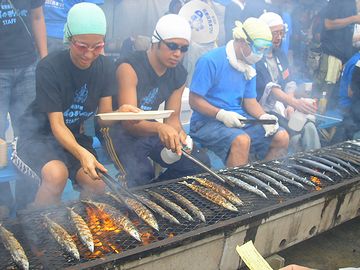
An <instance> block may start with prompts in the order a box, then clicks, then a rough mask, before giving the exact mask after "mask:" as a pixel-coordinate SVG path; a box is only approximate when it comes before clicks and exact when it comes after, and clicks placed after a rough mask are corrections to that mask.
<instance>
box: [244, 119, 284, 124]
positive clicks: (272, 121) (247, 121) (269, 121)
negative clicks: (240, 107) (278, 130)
mask: <svg viewBox="0 0 360 270" xmlns="http://www.w3.org/2000/svg"><path fill="white" fill-rule="evenodd" d="M239 121H240V122H243V123H245V124H251V125H254V124H260V125H275V124H276V122H277V121H276V120H275V119H239Z"/></svg>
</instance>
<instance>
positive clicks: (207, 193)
mask: <svg viewBox="0 0 360 270" xmlns="http://www.w3.org/2000/svg"><path fill="white" fill-rule="evenodd" d="M179 183H180V184H182V185H185V186H187V187H188V188H190V189H192V190H193V191H195V192H196V193H198V194H199V195H200V196H201V197H203V198H205V199H207V200H209V201H211V202H213V203H215V204H216V205H219V206H221V207H223V208H225V209H228V210H230V211H233V212H238V211H239V210H238V209H237V208H236V207H235V206H234V205H233V204H232V203H231V202H229V201H227V200H226V199H225V198H224V197H223V196H221V195H220V194H218V193H217V192H215V191H213V190H211V189H209V188H206V187H203V186H198V185H194V184H189V183H187V182H185V181H184V182H179Z"/></svg>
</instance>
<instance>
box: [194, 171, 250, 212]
mask: <svg viewBox="0 0 360 270" xmlns="http://www.w3.org/2000/svg"><path fill="white" fill-rule="evenodd" d="M187 179H193V180H195V181H196V182H198V183H199V184H200V185H202V186H204V187H207V188H210V189H212V190H213V191H215V192H217V193H219V194H220V195H221V196H223V197H224V198H225V199H227V200H229V201H230V202H231V203H233V204H236V205H238V206H242V205H244V203H243V202H242V200H241V199H240V198H239V197H238V196H236V195H235V194H234V193H233V192H231V191H230V190H228V189H227V188H225V187H223V186H221V185H218V184H216V183H214V182H212V181H210V180H207V179H205V178H200V177H187Z"/></svg>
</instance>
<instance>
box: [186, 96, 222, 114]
mask: <svg viewBox="0 0 360 270" xmlns="http://www.w3.org/2000/svg"><path fill="white" fill-rule="evenodd" d="M189 103H190V107H191V109H193V110H196V111H198V112H199V113H201V114H203V115H206V116H209V117H213V118H215V117H216V114H217V113H218V112H219V111H220V108H217V107H215V106H213V105H211V104H210V103H209V102H207V101H206V100H205V99H204V98H203V97H202V96H199V95H197V94H195V93H193V92H190V95H189Z"/></svg>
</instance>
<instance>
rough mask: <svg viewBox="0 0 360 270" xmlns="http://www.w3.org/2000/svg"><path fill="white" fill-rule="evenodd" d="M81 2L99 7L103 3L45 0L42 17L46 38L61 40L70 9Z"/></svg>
mask: <svg viewBox="0 0 360 270" xmlns="http://www.w3.org/2000/svg"><path fill="white" fill-rule="evenodd" d="M82 2H89V3H94V4H98V5H100V4H103V3H104V0H89V1H83V0H46V1H45V6H44V15H45V23H46V33H47V36H48V37H52V38H58V39H62V38H63V36H64V25H65V23H66V18H67V14H68V12H69V10H70V8H71V7H72V6H73V5H75V4H78V3H82Z"/></svg>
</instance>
